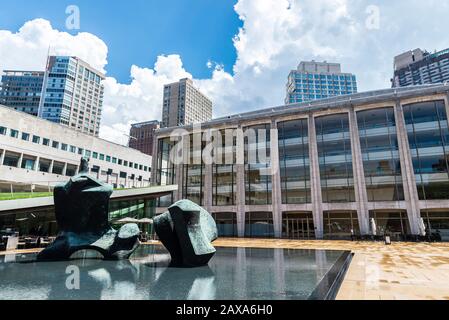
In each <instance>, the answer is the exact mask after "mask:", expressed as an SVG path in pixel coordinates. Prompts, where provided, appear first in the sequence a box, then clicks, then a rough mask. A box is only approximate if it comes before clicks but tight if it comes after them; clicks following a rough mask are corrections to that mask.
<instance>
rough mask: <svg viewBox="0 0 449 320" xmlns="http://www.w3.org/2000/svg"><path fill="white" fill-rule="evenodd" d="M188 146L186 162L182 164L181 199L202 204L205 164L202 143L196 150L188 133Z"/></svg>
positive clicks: (192, 138)
mask: <svg viewBox="0 0 449 320" xmlns="http://www.w3.org/2000/svg"><path fill="white" fill-rule="evenodd" d="M189 147H190V153H189V158H188V163H187V164H184V165H183V166H182V171H183V179H182V183H183V186H182V194H183V199H188V200H191V201H193V202H195V203H196V204H198V205H204V182H205V180H204V179H205V165H204V163H203V158H202V156H203V150H204V145H202V147H201V150H196V149H195V146H194V137H193V135H190V143H189ZM186 160H187V159H186Z"/></svg>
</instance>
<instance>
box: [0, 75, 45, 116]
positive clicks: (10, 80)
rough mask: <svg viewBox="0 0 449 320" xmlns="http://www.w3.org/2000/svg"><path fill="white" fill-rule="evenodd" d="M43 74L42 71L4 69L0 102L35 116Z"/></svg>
mask: <svg viewBox="0 0 449 320" xmlns="http://www.w3.org/2000/svg"><path fill="white" fill-rule="evenodd" d="M44 74H45V73H44V72H43V71H11V70H5V71H4V74H3V76H2V83H1V86H0V104H1V105H4V106H7V107H10V108H14V109H15V110H18V111H22V112H26V113H28V114H31V115H34V116H37V115H38V113H39V104H40V101H41V93H42V84H43V82H44Z"/></svg>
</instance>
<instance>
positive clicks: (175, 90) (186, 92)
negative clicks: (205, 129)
mask: <svg viewBox="0 0 449 320" xmlns="http://www.w3.org/2000/svg"><path fill="white" fill-rule="evenodd" d="M211 119H212V101H210V100H209V98H207V97H206V96H205V95H204V94H202V93H201V92H200V91H199V90H198V89H197V88H195V87H194V86H193V81H192V80H191V79H181V80H180V81H179V82H175V83H172V84H168V85H166V86H165V87H164V101H163V110H162V125H161V127H162V128H167V127H177V126H182V125H189V124H195V123H202V122H206V121H209V120H211Z"/></svg>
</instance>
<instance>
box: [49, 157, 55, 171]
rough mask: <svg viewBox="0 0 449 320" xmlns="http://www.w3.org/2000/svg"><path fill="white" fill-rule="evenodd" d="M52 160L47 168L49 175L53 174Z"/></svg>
mask: <svg viewBox="0 0 449 320" xmlns="http://www.w3.org/2000/svg"><path fill="white" fill-rule="evenodd" d="M54 162H55V161H54V160H51V161H50V167H49V168H48V173H49V174H53V165H54Z"/></svg>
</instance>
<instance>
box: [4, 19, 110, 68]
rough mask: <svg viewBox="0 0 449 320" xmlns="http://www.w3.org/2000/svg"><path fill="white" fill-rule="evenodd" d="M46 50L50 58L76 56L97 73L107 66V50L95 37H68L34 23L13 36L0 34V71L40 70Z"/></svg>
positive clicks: (43, 22)
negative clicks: (96, 70) (54, 56)
mask: <svg viewBox="0 0 449 320" xmlns="http://www.w3.org/2000/svg"><path fill="white" fill-rule="evenodd" d="M49 48H50V53H51V54H55V55H73V56H78V57H80V58H81V59H83V60H86V61H88V62H89V63H90V64H91V65H92V67H94V68H97V69H99V70H101V71H104V67H105V66H106V64H107V56H108V47H107V46H106V44H105V43H104V42H103V41H102V40H101V39H99V38H98V37H96V36H94V35H92V34H90V33H86V32H81V33H79V34H77V35H76V36H72V35H71V34H69V33H67V32H61V31H58V30H55V29H53V27H52V26H51V24H50V22H49V21H47V20H44V19H35V20H32V21H28V22H26V23H25V24H24V25H23V26H22V27H21V28H20V29H19V31H18V32H16V33H12V32H11V31H8V30H0V70H4V69H21V70H33V69H34V70H43V69H44V67H45V63H46V57H47V53H48V50H49ZM31 57H32V58H31Z"/></svg>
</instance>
